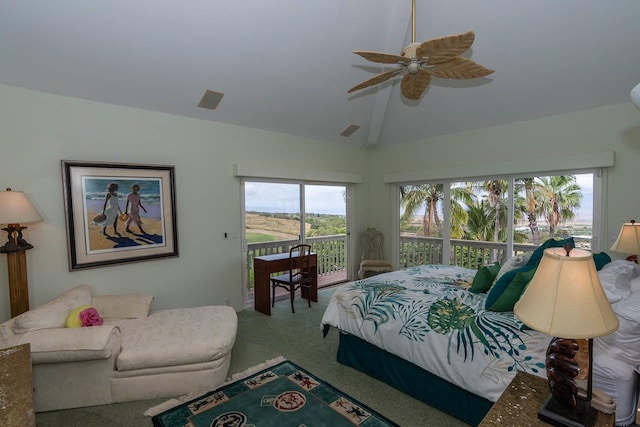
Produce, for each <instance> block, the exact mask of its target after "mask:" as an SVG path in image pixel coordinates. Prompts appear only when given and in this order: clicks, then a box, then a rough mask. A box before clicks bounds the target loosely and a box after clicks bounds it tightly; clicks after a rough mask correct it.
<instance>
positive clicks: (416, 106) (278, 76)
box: [0, 0, 640, 145]
mask: <svg viewBox="0 0 640 427" xmlns="http://www.w3.org/2000/svg"><path fill="white" fill-rule="evenodd" d="M416 9H417V14H416V33H417V34H416V39H417V40H416V41H424V40H427V39H430V38H433V37H440V36H445V35H449V34H455V33H461V32H465V31H468V30H473V31H475V33H476V40H475V43H474V44H473V47H472V48H471V49H470V50H469V51H468V52H467V54H465V56H469V57H470V58H471V59H473V60H474V61H476V62H478V63H480V64H482V65H484V66H485V67H488V68H492V69H494V70H495V73H493V74H492V75H490V76H488V77H485V78H482V79H475V80H445V79H437V78H434V79H433V81H432V84H431V86H430V87H429V88H428V89H427V91H426V92H425V94H424V95H423V96H422V98H421V99H420V100H419V101H409V100H407V99H404V98H402V97H401V95H400V87H399V79H400V78H398V77H397V78H396V79H394V80H393V81H391V82H387V83H385V84H383V85H381V87H380V88H368V89H365V90H362V91H359V92H355V93H352V94H348V93H347V90H348V89H349V88H351V87H352V86H354V85H356V84H357V83H360V82H361V81H364V80H367V79H369V78H371V77H373V76H374V75H375V74H376V73H378V72H380V71H381V68H380V66H379V65H377V64H374V63H371V62H367V61H365V60H364V59H362V58H361V57H359V56H357V55H354V54H353V53H351V52H352V51H353V50H373V51H381V52H388V53H394V54H399V53H400V51H401V50H402V48H403V47H405V46H406V45H408V44H409V43H410V42H411V0H295V1H294V0H270V1H269V0H244V1H242V0H182V1H177V0H171V1H170V0H109V1H99V0H56V1H50V0H38V1H35V0H34V1H19V0H13V1H12V0H2V1H0V84H3V85H9V86H17V87H22V88H29V89H35V90H39V91H44V92H48V93H53V94H59V95H65V96H71V97H78V98H84V99H89V100H95V101H100V102H106V103H111V104H117V105H123V106H130V107H137V108H143V109H149V110H155V111H161V112H165V113H169V114H176V115H180V116H187V117H195V118H199V119H205V120H211V121H216V122H224V123H232V124H237V125H242V126H249V127H254V128H258V129H265V130H271V131H276V132H284V133H289V134H293V135H297V136H301V137H308V138H314V139H318V140H323V141H335V142H340V143H344V144H350V145H367V144H369V145H376V144H379V145H387V144H393V143H398V142H406V141H412V140H418V139H424V138H427V137H432V136H437V135H443V134H450V133H456V132H461V131H466V130H472V129H477V128H481V127H487V126H494V125H502V124H506V123H511V122H516V121H522V120H529V119H533V118H538V117H544V116H550V115H555V114H561V113H567V112H573V111H579V110H584V109H589V108H594V107H598V106H602V105H608V104H618V103H623V102H628V101H629V91H630V90H631V88H632V87H633V86H635V85H636V84H638V83H640V1H638V0H613V1H605V0H560V1H559V0H530V1H523V0H417V1H416ZM206 89H210V90H214V91H218V92H223V93H224V94H225V95H224V98H223V99H222V102H221V103H220V105H219V107H218V108H217V109H216V110H214V111H211V110H205V109H202V108H198V106H197V105H198V103H199V101H200V98H201V97H202V95H203V93H204V91H205V90H206ZM351 124H355V125H359V126H361V129H360V130H358V131H357V132H356V133H354V134H353V135H352V136H351V137H349V138H345V137H343V136H340V135H339V134H340V132H342V131H343V130H344V129H345V128H347V127H348V126H349V125H351Z"/></svg>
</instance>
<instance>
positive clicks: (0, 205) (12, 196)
mask: <svg viewBox="0 0 640 427" xmlns="http://www.w3.org/2000/svg"><path fill="white" fill-rule="evenodd" d="M40 221H42V217H41V216H40V214H39V213H38V211H36V209H35V208H34V207H33V205H32V204H31V202H30V201H29V199H28V198H27V196H26V195H25V194H24V193H23V192H22V191H11V189H10V188H7V190H6V191H0V224H6V225H7V226H6V227H4V228H3V229H2V230H4V231H6V232H7V234H8V239H7V243H5V245H4V246H2V247H0V253H5V254H7V267H8V271H9V300H10V302H11V317H15V316H17V315H19V314H22V313H24V312H25V311H28V310H29V285H28V282H27V258H26V255H25V252H26V251H27V250H28V249H31V248H33V246H32V245H30V244H29V243H27V241H26V240H24V238H23V237H22V230H24V229H25V228H27V227H23V226H21V225H20V223H22V224H29V223H34V222H40Z"/></svg>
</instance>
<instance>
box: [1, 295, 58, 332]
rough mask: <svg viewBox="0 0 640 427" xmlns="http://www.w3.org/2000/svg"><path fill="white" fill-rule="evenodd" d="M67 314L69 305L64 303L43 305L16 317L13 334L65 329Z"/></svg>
mask: <svg viewBox="0 0 640 427" xmlns="http://www.w3.org/2000/svg"><path fill="white" fill-rule="evenodd" d="M67 313H69V305H68V304H66V303H64V302H54V303H48V304H44V305H41V306H40V307H37V308H34V309H33V310H29V311H26V312H24V313H22V314H21V315H19V316H18V317H16V320H15V321H14V322H13V332H15V333H16V334H24V333H25V332H29V331H37V330H39V329H52V328H64V323H65V321H66V320H67Z"/></svg>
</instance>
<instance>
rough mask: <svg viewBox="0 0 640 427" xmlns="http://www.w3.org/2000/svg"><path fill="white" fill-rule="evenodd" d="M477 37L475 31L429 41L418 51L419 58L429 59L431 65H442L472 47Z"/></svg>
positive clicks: (421, 45)
mask: <svg viewBox="0 0 640 427" xmlns="http://www.w3.org/2000/svg"><path fill="white" fill-rule="evenodd" d="M475 38H476V35H475V33H474V32H473V31H467V32H466V33H461V34H454V35H451V36H445V37H438V38H435V39H431V40H427V41H426V42H423V43H422V44H420V46H419V47H418V49H416V56H417V57H418V58H424V57H425V56H427V57H429V62H428V63H429V64H440V63H443V62H447V61H450V60H452V59H453V58H454V57H456V56H458V55H461V54H462V53H464V52H466V51H467V49H469V48H470V47H471V45H472V44H473V41H474V40H475Z"/></svg>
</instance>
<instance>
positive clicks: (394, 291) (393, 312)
mask: <svg viewBox="0 0 640 427" xmlns="http://www.w3.org/2000/svg"><path fill="white" fill-rule="evenodd" d="M475 273H476V270H470V269H467V268H462V267H454V266H443V265H421V266H416V267H412V268H409V269H406V270H399V271H394V272H391V273H385V274H380V275H377V276H373V277H369V278H366V279H364V280H358V281H355V282H350V283H347V284H344V285H342V286H340V287H338V288H337V289H336V291H335V292H334V294H333V296H332V299H331V301H330V303H329V305H328V307H327V309H326V311H325V313H324V316H323V318H322V328H323V331H324V334H325V336H326V334H327V333H328V332H329V330H330V329H331V328H332V327H333V328H336V329H338V330H339V331H341V332H342V333H345V334H349V335H353V336H356V337H358V338H360V339H362V340H364V341H366V342H368V343H370V344H373V345H374V346H376V347H378V348H380V349H382V350H384V351H386V352H388V353H391V354H393V355H395V356H398V357H400V358H401V359H404V360H406V361H408V362H411V363H412V364H414V365H416V366H418V367H420V368H422V369H423V370H426V371H428V372H429V373H431V374H434V375H436V376H437V377H440V378H442V379H444V380H446V381H447V382H449V383H452V384H455V385H456V386H458V387H459V388H461V389H463V390H466V391H468V392H470V393H472V394H474V395H477V396H480V397H482V398H484V399H486V400H488V401H491V402H495V401H496V400H497V399H498V397H499V396H500V395H501V393H502V392H503V391H504V389H505V388H506V386H507V385H508V384H509V382H510V381H511V379H512V378H513V377H514V376H515V374H516V371H525V372H529V373H531V374H534V375H539V376H543V377H545V375H546V373H545V370H544V359H545V352H546V349H547V346H548V344H549V340H550V337H549V336H547V335H546V334H543V333H539V332H536V331H533V330H531V329H528V328H527V327H526V326H524V325H523V324H522V322H520V320H518V319H517V318H516V317H515V316H514V314H513V312H494V311H489V310H486V309H485V308H484V307H485V301H484V300H485V298H486V294H484V293H472V292H469V290H468V288H469V286H470V283H471V281H472V280H473V278H474V275H475Z"/></svg>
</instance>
